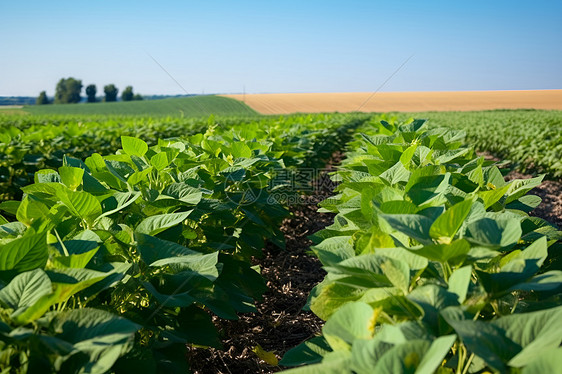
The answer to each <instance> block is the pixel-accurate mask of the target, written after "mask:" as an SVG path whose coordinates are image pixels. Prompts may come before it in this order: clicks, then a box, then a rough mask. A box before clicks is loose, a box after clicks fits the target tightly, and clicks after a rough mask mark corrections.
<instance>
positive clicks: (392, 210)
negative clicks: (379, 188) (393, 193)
mask: <svg viewBox="0 0 562 374" xmlns="http://www.w3.org/2000/svg"><path fill="white" fill-rule="evenodd" d="M379 209H380V210H381V211H382V212H383V213H386V214H416V213H417V212H418V210H419V209H418V206H417V205H415V204H413V203H411V202H409V201H407V200H392V201H385V202H383V203H382V204H381V205H380V207H379Z"/></svg>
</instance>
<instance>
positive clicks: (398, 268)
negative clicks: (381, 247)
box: [381, 258, 410, 293]
mask: <svg viewBox="0 0 562 374" xmlns="http://www.w3.org/2000/svg"><path fill="white" fill-rule="evenodd" d="M389 260H391V261H385V262H383V263H382V264H381V269H382V270H383V272H384V275H386V277H387V278H388V280H389V281H390V282H391V283H392V285H393V286H395V287H397V288H399V289H400V290H402V292H404V293H408V288H409V286H410V267H409V266H408V264H407V263H406V262H403V261H398V260H393V259H390V258H389Z"/></svg>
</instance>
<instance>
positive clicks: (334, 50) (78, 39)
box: [0, 0, 562, 96]
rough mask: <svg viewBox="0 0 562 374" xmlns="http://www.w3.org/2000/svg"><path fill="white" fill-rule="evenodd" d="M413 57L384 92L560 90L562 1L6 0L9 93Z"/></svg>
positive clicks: (274, 81)
mask: <svg viewBox="0 0 562 374" xmlns="http://www.w3.org/2000/svg"><path fill="white" fill-rule="evenodd" d="M412 55H413V57H412V58H411V59H410V60H409V61H408V62H407V63H406V64H405V65H404V66H403V67H402V69H400V70H399V71H398V72H397V73H396V74H395V75H394V76H393V77H392V78H391V79H390V80H389V81H388V82H387V83H386V84H385V85H384V86H383V87H382V91H443V90H501V89H560V88H562V1H561V0H556V1H540V0H537V1H517V0H511V1H503V0H500V1H494V0H487V1H480V0H473V1H456V0H455V1H453V0H449V1H422V0H416V1H413V0H412V1H390V0H387V1H377V0H372V1H357V0H348V1H330V0H322V1H317V0H309V1H307V0H299V1H293V0H278V1H265V0H261V1H244V0H240V1H234V0H231V1H219V0H208V1H179V0H178V1H166V0H161V1H154V0H152V1H142V0H135V1H131V0H126V1H121V0H113V1H105V0H102V1H99V0H98V1H93V0H92V1H88V2H86V1H80V0H73V1H66V0H62V1H44V0H42V1H36V0H20V1H8V0H0V96H11V95H28V96H37V95H38V94H39V92H40V91H42V90H46V91H47V94H48V95H50V96H52V95H53V94H54V90H55V86H56V83H57V81H58V80H59V79H60V78H62V77H75V78H77V79H81V80H82V83H83V84H84V86H86V85H88V84H90V83H94V84H96V85H97V87H98V93H99V92H100V91H103V86H104V85H106V84H109V83H114V84H115V85H116V86H117V87H118V88H120V90H123V88H124V87H125V86H127V85H132V86H133V87H134V90H135V92H137V93H141V94H184V93H185V92H184V89H185V91H187V92H188V93H202V92H204V93H241V92H243V91H244V90H245V91H246V92H247V93H265V92H353V91H365V92H371V91H374V90H376V89H377V88H378V87H379V86H380V85H381V84H382V83H383V82H384V81H385V80H387V79H388V78H389V77H390V76H391V75H392V74H393V73H394V72H395V71H396V70H397V69H398V68H399V67H400V65H402V64H403V63H404V61H406V60H407V59H408V58H409V57H410V56H412ZM150 56H152V57H153V58H154V59H155V60H156V61H157V62H158V63H159V64H160V65H161V66H162V67H163V68H161V67H160V66H159V65H158V64H157V63H156V62H155V61H154V60H153V59H152V58H151V57H150ZM163 69H165V70H166V71H167V72H168V73H169V74H170V75H171V76H173V78H174V79H175V80H176V81H177V82H179V85H181V86H182V87H183V89H182V88H180V86H179V85H178V84H177V83H176V82H175V81H174V80H173V79H171V78H170V76H168V74H167V73H166V72H165V71H164V70H163Z"/></svg>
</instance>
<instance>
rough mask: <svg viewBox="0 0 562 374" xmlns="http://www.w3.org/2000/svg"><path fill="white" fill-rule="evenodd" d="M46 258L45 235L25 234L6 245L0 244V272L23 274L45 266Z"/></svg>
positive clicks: (29, 232) (29, 231)
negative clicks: (7, 271)
mask: <svg viewBox="0 0 562 374" xmlns="http://www.w3.org/2000/svg"><path fill="white" fill-rule="evenodd" d="M47 258H48V252H47V234H46V233H45V232H43V233H38V234H35V233H34V231H33V230H31V229H29V230H27V231H26V232H25V234H24V235H23V236H22V237H20V238H17V239H14V240H12V241H10V242H8V243H6V244H0V270H15V271H17V272H23V271H27V270H33V269H36V268H39V267H42V266H45V264H46V262H47Z"/></svg>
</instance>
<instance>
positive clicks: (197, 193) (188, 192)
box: [157, 183, 203, 205]
mask: <svg viewBox="0 0 562 374" xmlns="http://www.w3.org/2000/svg"><path fill="white" fill-rule="evenodd" d="M202 196H203V193H202V192H201V190H200V189H198V188H194V187H191V186H189V185H188V184H186V183H172V184H169V185H168V186H166V188H164V190H163V191H162V193H161V195H160V196H158V199H157V200H161V199H169V198H172V199H175V200H178V201H181V202H183V203H186V204H189V205H197V204H198V203H199V201H201V197H202Z"/></svg>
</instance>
